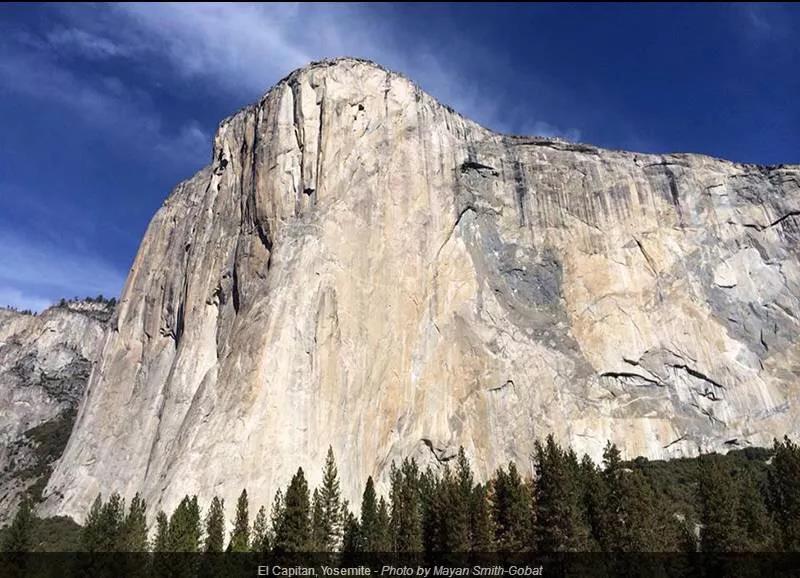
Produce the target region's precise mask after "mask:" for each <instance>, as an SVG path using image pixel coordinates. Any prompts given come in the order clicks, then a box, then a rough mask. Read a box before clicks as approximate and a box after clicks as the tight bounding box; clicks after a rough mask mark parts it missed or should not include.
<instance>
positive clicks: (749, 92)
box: [0, 4, 800, 309]
mask: <svg viewBox="0 0 800 578" xmlns="http://www.w3.org/2000/svg"><path fill="white" fill-rule="evenodd" d="M798 29H800V8H798V7H794V6H789V5H780V4H777V5H776V4H769V5H767V4H736V5H658V6H652V5H646V4H639V5H598V6H584V5H535V6H517V5H494V6H486V5H484V6H476V5H465V6H455V5H432V6H430V5H428V6H423V5H407V6H399V5H398V6H394V5H378V6H369V5H328V4H323V5H312V6H302V5H280V6H276V5H262V6H255V5H231V6H215V5H202V6H191V5H186V4H176V5H157V6H154V5H137V4H124V5H102V6H99V5H80V6H70V5H40V6H32V5H7V4H6V5H2V6H0V121H2V131H0V150H2V160H0V304H10V305H15V306H17V307H22V308H33V309H41V308H42V307H45V306H46V305H47V304H48V303H51V302H53V301H56V300H58V299H59V298H60V297H72V296H84V295H96V294H97V293H103V294H105V295H109V296H111V295H118V294H119V291H120V290H121V287H122V284H123V283H124V280H125V276H126V275H127V271H128V268H129V266H130V263H131V261H132V260H133V257H134V255H135V252H136V249H137V247H138V244H139V241H140V239H141V237H142V235H143V233H144V230H145V228H146V226H147V223H148V222H149V220H150V218H151V217H152V215H153V213H154V212H155V211H156V210H157V209H158V207H159V206H160V205H161V203H162V202H163V200H164V198H165V197H166V195H167V194H168V192H169V191H170V190H171V188H172V187H173V186H174V185H175V184H176V183H177V182H178V181H180V180H182V179H184V178H186V177H188V176H190V175H191V174H192V173H193V172H194V171H196V170H197V169H199V168H200V167H201V166H203V165H204V164H206V162H207V161H208V160H209V157H210V154H211V151H210V147H211V144H210V143H211V138H212V135H213V132H214V129H215V127H216V126H217V124H218V122H219V121H220V120H221V119H222V118H223V117H225V116H227V115H229V114H231V113H232V112H234V111H235V110H237V109H238V108H240V107H242V106H243V105H245V104H247V103H249V102H252V101H254V100H256V99H257V98H258V97H259V96H260V95H261V94H263V93H264V92H265V91H266V90H267V89H268V88H269V87H270V86H271V85H272V84H273V83H274V82H276V81H277V80H279V79H280V78H281V77H283V76H284V75H285V74H287V73H288V72H290V71H291V70H293V69H294V68H297V67H300V66H302V65H304V64H305V63H307V62H309V61H311V60H317V59H320V58H324V57H332V56H342V55H349V56H359V57H365V58H370V59H372V60H376V61H378V62H380V63H382V64H384V65H386V66H388V67H389V68H392V69H394V70H397V71H399V72H403V73H405V74H406V75H408V76H409V77H411V78H412V79H414V80H415V81H417V82H418V83H419V84H420V85H421V86H422V87H423V88H424V89H425V90H427V91H428V92H430V93H432V94H433V95H434V96H436V97H438V98H439V99H440V100H441V101H442V102H444V103H446V104H449V105H451V106H453V107H454V108H455V109H457V110H459V111H460V112H462V113H464V114H466V115H467V116H470V117H472V118H474V119H475V120H477V121H479V122H481V123H482V124H484V125H486V126H489V127H491V128H494V129H496V130H500V131H506V132H514V133H520V134H546V135H558V136H562V137H565V138H568V139H572V140H580V141H583V142H589V143H593V144H598V145H602V146H607V147H612V148H625V149H632V150H641V151H649V152H676V151H685V152H700V153H706V154H711V155H714V156H720V157H725V158H730V159H733V160H737V161H742V162H756V163H767V164H771V163H797V162H800V106H799V105H798V103H799V102H800V42H798V41H797V30H798Z"/></svg>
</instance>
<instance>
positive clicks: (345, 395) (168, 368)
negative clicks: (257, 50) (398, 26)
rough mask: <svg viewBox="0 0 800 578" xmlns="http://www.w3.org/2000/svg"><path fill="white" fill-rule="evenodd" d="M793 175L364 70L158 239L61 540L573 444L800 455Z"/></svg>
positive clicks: (281, 119)
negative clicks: (472, 101) (111, 499)
mask: <svg viewBox="0 0 800 578" xmlns="http://www.w3.org/2000/svg"><path fill="white" fill-rule="evenodd" d="M799 212H800V168H798V167H797V166H779V167H759V166H753V165H742V164H735V163H731V162H727V161H723V160H718V159H713V158H709V157H705V156H699V155H686V154H674V155H651V154H637V153H629V152H618V151H609V150H603V149H598V148H595V147H592V146H586V145H577V144H570V143H566V142H563V141H560V140H555V139H544V138H535V137H530V138H527V137H526V138H522V137H510V136H504V135H499V134H496V133H493V132H491V131H489V130H486V129H484V128H482V127H480V126H479V125H477V124H475V123H473V122H471V121H469V120H467V119H466V118H464V117H462V116H460V115H458V114H457V113H455V112H453V111H452V110H450V109H448V108H447V107H445V106H442V105H440V104H439V103H437V102H436V101H435V100H434V99H433V98H432V97H430V96H428V95H426V94H425V93H424V92H422V91H421V90H420V89H419V88H417V87H416V86H415V85H414V84H412V83H411V82H410V81H408V80H407V79H405V78H403V77H401V76H399V75H396V74H393V73H391V72H388V71H385V70H383V69H382V68H380V67H378V66H376V65H374V64H371V63H367V62H362V61H357V60H352V59H342V60H337V61H332V62H324V63H316V64H312V65H310V66H309V67H307V68H304V69H302V70H300V71H297V72H295V73H293V74H292V75H290V76H289V77H288V78H287V79H285V80H283V81H282V82H280V83H279V84H278V85H276V86H275V87H274V88H273V89H272V90H271V91H270V92H269V93H268V94H267V95H266V96H265V97H264V98H263V99H262V100H261V101H260V102H258V103H257V104H255V105H253V106H250V107H247V108H245V109H244V110H242V111H241V112H239V113H237V114H236V115H234V116H232V117H231V118H229V119H227V120H225V121H224V122H223V123H222V124H221V125H220V127H219V131H218V133H217V135H216V138H215V140H214V150H213V162H212V164H211V165H210V166H208V167H206V168H205V169H203V170H201V171H200V172H199V173H197V174H196V175H195V176H194V177H192V178H191V179H189V180H188V181H185V182H184V183H182V184H180V185H179V186H178V187H177V188H176V189H175V190H174V191H173V193H172V194H171V195H170V197H169V198H168V199H167V201H166V202H165V204H164V206H163V207H162V208H161V209H160V210H159V211H158V213H157V214H156V216H155V217H154V219H153V221H152V222H151V224H150V227H149V228H148V231H147V234H146V236H145V238H144V240H143V242H142V245H141V248H140V250H139V254H138V256H137V257H136V260H135V262H134V265H133V268H132V270H131V272H130V275H129V277H128V281H127V284H126V286H125V290H124V293H123V295H122V298H121V300H120V304H119V307H118V316H117V318H116V319H115V321H114V323H115V326H114V330H113V331H112V332H110V333H109V336H108V338H107V341H106V344H105V348H104V351H103V355H102V357H101V360H100V361H99V363H98V364H97V366H96V367H95V369H94V371H93V373H92V377H91V380H90V383H89V388H88V392H87V395H86V398H85V400H84V402H83V404H82V406H81V409H80V412H79V415H78V419H77V422H76V425H75V429H74V432H73V435H72V437H71V438H70V441H69V444H68V447H67V449H66V451H65V453H64V456H63V458H62V459H61V461H60V462H59V464H58V467H57V469H56V471H55V472H54V474H53V476H52V477H51V479H50V483H49V485H48V487H47V489H46V495H47V497H48V498H47V502H46V504H45V507H44V508H43V509H44V510H45V511H46V512H47V513H64V514H69V515H73V516H76V517H77V518H79V519H82V518H83V516H84V515H85V512H87V511H88V507H89V505H90V503H91V501H92V500H93V499H94V497H95V495H96V494H97V493H98V492H100V491H102V492H104V493H106V494H107V493H108V492H111V491H114V490H117V491H120V492H121V493H123V494H126V495H128V496H131V495H132V494H133V493H134V492H136V491H142V492H143V493H144V496H145V498H146V499H147V501H148V504H149V505H150V507H151V508H153V509H155V508H164V509H170V508H173V507H174V506H175V505H176V504H177V502H178V501H179V499H180V498H181V497H182V496H183V495H184V494H187V493H188V494H194V493H196V494H198V496H199V497H200V498H201V500H204V501H206V502H207V501H208V500H209V499H210V497H211V496H212V495H214V494H218V495H220V496H221V497H223V498H225V500H226V501H227V502H228V503H229V504H232V503H234V501H235V497H236V495H238V493H239V492H240V490H241V488H242V487H246V488H247V489H248V492H249V493H250V496H251V502H252V503H256V504H269V503H270V502H271V500H272V496H273V493H274V491H275V490H276V489H277V488H278V487H279V486H283V485H285V484H286V483H287V481H288V480H289V477H290V476H291V474H292V473H293V472H294V471H295V470H296V468H297V467H298V466H302V467H303V468H304V469H305V470H306V472H308V473H309V474H310V481H311V482H312V483H316V482H318V481H319V480H318V476H319V470H320V467H321V464H322V462H323V459H324V455H325V452H326V450H327V448H328V445H329V444H330V445H332V446H333V449H334V452H335V453H336V456H337V460H338V462H339V472H340V475H341V476H342V479H343V489H344V491H345V495H346V497H348V498H350V499H351V500H356V501H357V497H358V496H360V491H361V484H362V483H363V481H364V480H365V479H366V477H367V475H370V474H372V475H376V476H377V479H378V480H383V481H385V480H386V477H387V474H388V469H389V465H390V464H391V462H392V460H395V459H401V458H403V457H405V456H414V457H416V458H417V459H419V460H422V461H423V462H430V463H438V462H441V461H446V460H448V459H449V458H450V457H452V456H453V455H454V454H455V452H456V451H457V448H458V446H459V445H463V446H464V447H465V449H466V450H467V453H468V455H469V456H470V458H471V459H472V461H473V465H474V466H475V468H476V469H477V471H478V473H479V474H480V475H483V476H485V475H487V474H488V473H489V472H490V471H491V470H493V469H494V468H496V467H497V466H498V465H500V464H501V463H504V462H507V461H508V460H509V459H513V460H516V461H517V462H518V463H519V464H520V465H521V467H523V469H524V471H529V468H530V466H529V459H528V456H529V455H530V453H531V450H532V446H533V443H534V441H535V440H536V439H537V438H541V437H543V436H545V435H546V434H547V433H550V432H553V433H554V434H555V435H556V437H557V438H558V439H559V440H560V441H562V442H568V443H570V444H572V445H573V446H574V447H575V448H576V449H577V450H578V451H579V452H583V451H585V452H588V453H589V454H590V455H592V456H595V457H597V456H599V455H600V453H601V451H602V447H603V445H604V444H605V442H606V440H607V439H611V440H612V441H614V442H616V443H617V444H618V445H619V446H620V448H621V449H622V451H623V453H624V454H625V455H627V456H629V457H632V456H635V455H640V454H641V455H646V456H649V457H653V458H657V457H670V456H680V455H687V454H694V453H697V452H698V451H699V450H701V449H702V450H714V449H717V450H721V449H724V448H726V447H733V446H734V445H735V444H738V445H746V444H768V443H769V442H770V441H771V439H772V438H773V436H782V435H784V434H787V433H788V434H794V435H797V434H798V432H799V431H800V426H798V425H797V424H798V423H800V420H799V419H798V418H800V406H798V399H797V398H798V394H800V383H799V380H800V377H799V376H800V346H799V345H798V343H800V341H799V340H798V337H797V336H798V333H799V332H800V322H799V321H798V317H799V316H800V303H799V302H798V296H799V295H800V286H799V285H798V284H799V283H800V269H799V267H800V263H799V262H798V252H797V247H798V243H799V242H800V216H798V213H799Z"/></svg>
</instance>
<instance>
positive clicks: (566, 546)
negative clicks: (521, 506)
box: [534, 435, 590, 552]
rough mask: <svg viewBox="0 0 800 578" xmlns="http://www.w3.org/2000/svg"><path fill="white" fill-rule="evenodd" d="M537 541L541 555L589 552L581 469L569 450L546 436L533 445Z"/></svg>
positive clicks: (551, 437) (575, 457)
mask: <svg viewBox="0 0 800 578" xmlns="http://www.w3.org/2000/svg"><path fill="white" fill-rule="evenodd" d="M534 462H535V463H534V465H535V469H536V483H535V496H536V498H535V500H534V502H535V504H536V510H535V512H536V513H535V516H536V541H537V548H538V550H539V551H540V552H569V551H585V550H588V549H589V535H590V531H589V523H588V520H587V516H586V510H585V503H584V492H583V490H582V488H581V481H580V466H579V464H578V459H577V456H576V455H575V453H574V452H572V451H571V450H568V451H564V450H562V449H561V448H560V447H559V446H558V445H557V444H556V443H555V440H554V439H553V436H552V435H549V436H547V439H546V440H545V445H544V446H542V445H541V444H540V443H539V442H538V441H537V442H536V444H535V445H534Z"/></svg>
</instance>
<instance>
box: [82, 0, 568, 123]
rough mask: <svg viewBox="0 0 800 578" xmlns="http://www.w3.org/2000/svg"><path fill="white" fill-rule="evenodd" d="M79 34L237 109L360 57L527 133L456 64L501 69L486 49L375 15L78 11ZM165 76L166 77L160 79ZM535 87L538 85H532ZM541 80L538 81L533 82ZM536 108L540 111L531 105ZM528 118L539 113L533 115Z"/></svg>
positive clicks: (334, 10) (312, 8)
mask: <svg viewBox="0 0 800 578" xmlns="http://www.w3.org/2000/svg"><path fill="white" fill-rule="evenodd" d="M67 15H68V18H69V19H70V21H71V23H72V24H71V26H72V27H74V28H78V27H84V28H86V29H87V31H88V32H87V34H89V35H90V37H91V38H96V37H102V38H104V39H107V40H108V42H109V43H110V44H111V45H113V46H114V47H116V50H118V51H119V52H120V53H122V54H125V55H127V56H128V57H130V58H132V59H136V60H139V61H142V62H147V64H148V67H149V68H151V69H153V70H159V67H163V66H166V67H167V68H168V70H169V74H173V75H177V76H178V77H179V78H183V79H187V80H196V81H200V82H199V83H198V87H199V88H200V89H202V88H203V87H205V88H206V89H207V90H209V91H212V92H218V91H220V90H222V91H225V92H226V93H227V94H229V95H232V96H234V97H235V98H236V100H237V101H238V102H249V101H252V100H255V99H256V98H258V96H260V95H261V94H262V93H263V92H265V91H266V90H267V89H268V88H269V87H270V86H271V85H273V84H274V83H275V82H276V81H277V80H279V79H280V78H282V77H283V76H285V75H286V74H287V73H289V72H290V71H292V70H293V69H295V68H298V67H301V66H303V65H305V64H307V63H308V62H310V61H312V60H319V59H322V58H329V57H336V56H357V57H363V58H368V59H371V60H375V61H376V62H379V63H380V64H383V65H385V66H388V67H389V68H391V69H394V70H397V71H399V72H402V73H404V74H406V75H408V76H409V77H410V78H411V79H412V80H414V81H416V82H418V83H419V84H420V86H422V88H423V89H425V90H426V91H428V92H430V93H431V94H433V95H434V96H435V97H437V98H438V99H439V100H441V101H442V102H443V103H444V104H447V105H450V106H452V107H453V108H454V109H455V110H457V111H459V112H461V113H462V114H464V115H465V116H467V117H469V118H472V119H473V120H476V121H477V122H479V123H481V124H483V125H485V126H487V127H489V128H493V129H495V130H499V131H504V132H514V133H522V132H524V131H523V130H522V126H523V125H524V124H525V123H524V122H522V123H521V122H517V117H522V115H514V117H513V118H509V114H508V110H507V108H506V106H507V101H508V98H507V97H509V96H510V97H511V98H512V99H515V98H516V97H515V96H514V95H509V94H507V93H506V92H505V91H506V88H505V87H502V86H487V85H483V84H481V83H479V82H475V79H474V78H472V77H470V76H468V75H467V74H466V73H469V70H467V71H462V70H461V69H460V68H459V66H458V64H464V62H475V61H481V62H483V63H486V62H489V63H491V65H492V66H493V67H496V66H497V65H498V63H500V62H502V59H501V58H496V57H495V56H494V55H492V54H491V51H490V49H489V48H488V47H486V46H483V45H481V46H475V45H474V44H472V43H470V41H469V39H467V38H465V37H463V36H460V35H453V37H452V38H451V39H449V41H448V43H447V44H446V45H447V47H448V48H447V49H446V50H442V49H437V48H433V47H432V46H430V45H428V44H426V42H425V41H424V40H420V39H419V38H414V42H413V45H409V38H410V36H409V33H408V31H407V30H398V29H397V28H396V27H395V26H394V25H393V23H392V22H391V20H386V19H381V18H378V17H377V16H376V15H375V14H374V13H373V12H372V11H370V10H369V9H368V8H367V9H365V8H364V7H363V6H362V7H360V8H359V7H355V8H354V7H351V6H348V5H340V4H336V5H328V4H321V5H320V4H315V5H297V4H190V3H178V4H155V5H153V4H136V3H124V4H115V5H112V6H110V7H109V8H108V9H106V10H97V9H94V10H92V11H88V10H86V9H82V8H72V9H70V10H69V11H68V12H67ZM159 74H160V72H159ZM527 80H531V79H530V78H529V79H527ZM533 80H535V79H533ZM524 105H525V106H526V107H528V108H529V109H531V108H535V101H532V102H529V103H524ZM527 113H528V115H529V114H530V113H531V111H530V110H527ZM540 122H541V123H542V124H541V126H545V125H546V126H548V127H549V130H550V132H551V133H553V134H558V135H559V136H564V137H565V138H571V137H572V136H574V135H575V134H576V129H573V128H559V127H555V126H553V125H552V124H549V123H547V122H545V121H544V120H541V121H540Z"/></svg>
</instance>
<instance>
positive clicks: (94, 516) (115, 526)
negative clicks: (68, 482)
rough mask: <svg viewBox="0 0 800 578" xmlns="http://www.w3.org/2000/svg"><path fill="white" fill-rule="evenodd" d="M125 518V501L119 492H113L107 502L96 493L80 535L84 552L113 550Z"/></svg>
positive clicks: (115, 548)
mask: <svg viewBox="0 0 800 578" xmlns="http://www.w3.org/2000/svg"><path fill="white" fill-rule="evenodd" d="M124 520H125V503H124V501H123V500H122V499H121V498H120V496H119V494H117V493H114V494H112V495H111V497H110V498H109V500H108V502H106V503H103V498H102V496H101V495H99V494H98V496H97V498H95V501H94V503H93V504H92V508H91V510H90V511H89V515H88V516H87V518H86V524H85V526H84V528H83V532H82V535H81V542H82V545H83V548H84V550H85V551H86V552H114V551H116V550H117V549H118V548H119V546H120V543H121V533H122V527H123V523H124Z"/></svg>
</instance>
